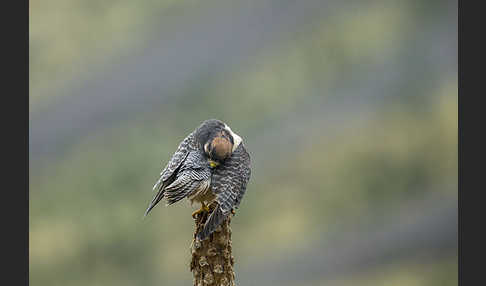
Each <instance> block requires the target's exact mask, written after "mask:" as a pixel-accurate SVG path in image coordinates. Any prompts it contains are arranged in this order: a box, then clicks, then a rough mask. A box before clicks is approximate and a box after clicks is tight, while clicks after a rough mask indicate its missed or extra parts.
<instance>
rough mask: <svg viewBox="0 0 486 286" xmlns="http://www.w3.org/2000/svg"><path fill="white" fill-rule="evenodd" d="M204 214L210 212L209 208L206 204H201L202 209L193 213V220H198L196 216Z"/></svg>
mask: <svg viewBox="0 0 486 286" xmlns="http://www.w3.org/2000/svg"><path fill="white" fill-rule="evenodd" d="M202 212H209V208H208V207H207V206H206V204H204V202H201V208H200V209H198V210H197V211H195V212H193V213H192V218H196V216H197V215H198V214H200V213H202Z"/></svg>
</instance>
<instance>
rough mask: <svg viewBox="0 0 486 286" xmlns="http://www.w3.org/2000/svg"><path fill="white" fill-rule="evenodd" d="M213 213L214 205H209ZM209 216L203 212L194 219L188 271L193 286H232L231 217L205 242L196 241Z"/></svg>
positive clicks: (233, 277)
mask: <svg viewBox="0 0 486 286" xmlns="http://www.w3.org/2000/svg"><path fill="white" fill-rule="evenodd" d="M209 208H210V211H213V209H214V205H211V206H210V207H209ZM208 216H209V214H208V213H207V212H203V213H201V214H198V216H197V217H196V219H195V224H196V228H195V231H194V236H193V239H192V244H191V253H192V259H191V264H190V269H191V272H192V274H193V277H194V280H193V281H194V286H234V285H235V282H234V281H235V273H234V271H233V265H234V257H233V255H232V248H231V228H230V223H231V215H230V216H229V217H228V218H227V219H226V220H225V221H224V222H223V223H222V224H221V225H220V226H219V227H218V228H217V229H216V230H215V231H214V232H213V233H212V234H211V235H210V236H209V237H208V238H206V239H205V240H203V241H201V240H199V239H196V234H197V233H198V232H200V231H201V230H202V229H203V227H204V223H205V222H206V220H207V218H208Z"/></svg>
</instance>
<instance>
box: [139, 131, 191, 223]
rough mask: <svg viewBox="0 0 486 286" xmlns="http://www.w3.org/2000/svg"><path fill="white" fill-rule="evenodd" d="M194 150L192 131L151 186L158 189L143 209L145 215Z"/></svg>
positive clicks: (160, 197)
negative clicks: (147, 205)
mask: <svg viewBox="0 0 486 286" xmlns="http://www.w3.org/2000/svg"><path fill="white" fill-rule="evenodd" d="M194 150H197V144H196V140H195V137H194V132H192V133H190V134H189V135H187V137H186V138H184V140H182V142H181V143H180V144H179V147H177V150H176V151H175V153H174V155H172V158H171V159H170V161H169V163H167V165H166V166H165V168H164V169H163V170H162V172H161V173H160V178H159V180H158V181H157V182H156V183H155V185H154V187H153V190H155V189H158V190H157V194H155V196H154V198H153V199H152V201H151V202H150V205H149V207H148V208H147V210H146V211H145V215H147V214H148V213H149V212H150V210H151V209H152V208H153V207H155V205H157V203H158V202H159V201H160V200H161V199H162V198H163V197H164V192H165V187H166V186H167V185H169V184H170V183H172V181H174V180H175V176H173V175H176V174H175V173H176V171H177V169H178V168H179V167H180V166H181V164H182V162H184V160H185V159H186V157H187V156H188V155H189V153H190V152H191V151H194Z"/></svg>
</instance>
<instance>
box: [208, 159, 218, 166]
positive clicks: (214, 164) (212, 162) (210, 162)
mask: <svg viewBox="0 0 486 286" xmlns="http://www.w3.org/2000/svg"><path fill="white" fill-rule="evenodd" d="M208 162H209V166H211V168H216V167H217V166H218V165H219V162H216V161H213V160H208Z"/></svg>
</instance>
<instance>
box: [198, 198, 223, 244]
mask: <svg viewBox="0 0 486 286" xmlns="http://www.w3.org/2000/svg"><path fill="white" fill-rule="evenodd" d="M227 216H228V214H224V213H223V211H222V210H221V208H220V207H219V205H218V206H217V207H216V208H215V209H214V210H213V212H212V213H211V214H210V215H209V218H208V220H207V221H206V223H205V224H204V227H203V229H202V231H201V232H199V233H198V234H197V237H198V238H199V239H200V240H204V239H206V238H207V237H208V236H209V235H210V234H211V233H213V231H214V230H215V229H216V228H217V227H218V226H219V225H221V223H222V222H223V221H224V220H225V219H226V217H227Z"/></svg>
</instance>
